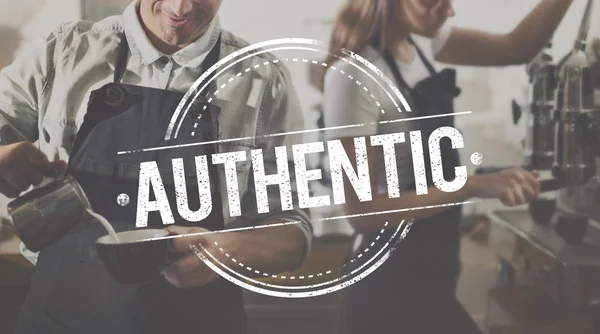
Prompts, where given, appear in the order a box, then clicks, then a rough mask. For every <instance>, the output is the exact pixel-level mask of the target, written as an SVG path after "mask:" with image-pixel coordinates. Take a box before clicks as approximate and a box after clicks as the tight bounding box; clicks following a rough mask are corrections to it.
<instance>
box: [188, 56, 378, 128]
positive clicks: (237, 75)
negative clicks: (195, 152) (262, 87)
mask: <svg viewBox="0 0 600 334" xmlns="http://www.w3.org/2000/svg"><path fill="white" fill-rule="evenodd" d="M282 60H283V61H286V62H289V61H290V59H289V58H284V59H282ZM291 61H292V62H294V63H297V62H300V61H302V62H303V63H309V62H311V63H312V64H314V65H319V64H320V65H321V66H323V67H329V68H330V69H332V70H334V71H337V72H338V73H340V74H341V75H344V76H346V78H348V79H349V80H351V81H354V82H355V83H356V85H358V86H359V87H362V88H363V90H364V91H365V92H366V93H367V94H369V97H370V98H371V99H372V100H373V101H374V102H375V105H377V108H381V103H379V101H378V100H377V98H376V97H375V95H373V94H372V93H370V92H369V88H367V87H366V86H363V85H362V82H360V81H359V80H355V79H354V77H353V76H352V75H350V74H346V72H345V71H344V70H340V69H338V68H337V67H335V66H333V65H332V66H330V65H328V64H327V63H323V62H319V61H316V60H312V61H311V60H309V59H307V58H303V59H299V58H292V59H291ZM277 63H279V59H274V60H272V61H265V62H264V63H262V65H261V64H256V65H254V66H252V67H248V68H246V69H245V70H243V71H240V72H238V73H237V74H236V75H235V76H232V77H231V78H229V80H228V81H227V82H226V83H224V84H222V85H221V87H220V88H219V90H216V91H215V92H213V93H212V95H214V96H215V97H216V96H217V95H218V94H219V92H220V90H223V89H224V88H225V87H227V85H228V84H230V83H232V82H233V81H234V80H236V79H237V78H240V77H241V76H243V75H244V73H248V72H250V71H251V70H252V68H255V69H257V68H259V67H261V66H269V65H271V64H277ZM212 100H213V97H210V98H209V99H208V100H207V103H211V102H212ZM206 107H207V106H206V105H205V106H204V107H203V108H202V111H205V110H206ZM380 112H381V113H382V114H385V110H384V109H383V108H382V109H381V110H380ZM201 118H202V113H200V114H199V115H198V119H201ZM197 127H198V122H196V123H195V124H194V129H196V128H197ZM195 134H196V131H192V137H193V136H194V135H195Z"/></svg>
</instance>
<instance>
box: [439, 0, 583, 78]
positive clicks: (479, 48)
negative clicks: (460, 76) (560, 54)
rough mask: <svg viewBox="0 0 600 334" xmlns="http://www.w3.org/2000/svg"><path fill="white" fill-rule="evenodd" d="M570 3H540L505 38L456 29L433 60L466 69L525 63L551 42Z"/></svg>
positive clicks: (562, 0)
mask: <svg viewBox="0 0 600 334" xmlns="http://www.w3.org/2000/svg"><path fill="white" fill-rule="evenodd" d="M572 2H573V0H543V1H541V2H540V3H539V4H538V5H537V6H536V7H535V8H534V9H533V10H532V11H531V12H530V13H529V14H528V15H527V16H526V17H525V18H524V19H523V20H522V21H521V22H520V23H519V25H517V27H516V28H515V29H514V30H512V31H511V32H510V33H507V34H495V33H489V32H484V31H478V30H472V29H466V28H458V27H455V28H453V29H452V32H451V33H450V36H449V37H448V41H447V42H446V44H445V45H444V46H443V47H442V49H441V50H440V51H439V52H438V54H437V56H436V60H438V61H440V62H443V63H447V64H453V65H467V66H508V65H518V64H524V63H527V62H528V61H530V60H531V59H532V58H533V57H535V56H536V55H537V54H538V53H539V52H540V50H541V49H542V48H543V47H544V46H545V45H546V43H547V42H548V41H549V40H550V38H551V37H552V35H553V34H554V31H555V30H556V28H557V27H558V25H559V24H560V22H561V20H562V19H563V17H564V16H565V13H566V12H567V10H568V9H569V6H570V5H571V3H572Z"/></svg>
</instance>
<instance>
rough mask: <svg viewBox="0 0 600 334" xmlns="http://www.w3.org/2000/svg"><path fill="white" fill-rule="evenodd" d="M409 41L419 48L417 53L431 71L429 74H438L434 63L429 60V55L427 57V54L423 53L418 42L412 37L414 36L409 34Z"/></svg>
mask: <svg viewBox="0 0 600 334" xmlns="http://www.w3.org/2000/svg"><path fill="white" fill-rule="evenodd" d="M408 41H409V42H410V44H412V45H413V46H414V47H415V49H416V50H417V54H418V55H419V58H420V59H421V61H422V62H423V64H424V65H425V67H426V68H427V70H428V71H429V74H431V76H437V74H438V72H437V71H436V70H435V68H434V67H433V65H432V64H431V63H430V62H429V59H427V57H425V54H424V53H423V51H422V50H421V48H420V47H419V46H418V45H417V43H415V41H414V40H413V39H412V37H410V36H409V37H408Z"/></svg>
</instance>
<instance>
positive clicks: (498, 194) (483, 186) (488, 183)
mask: <svg viewBox="0 0 600 334" xmlns="http://www.w3.org/2000/svg"><path fill="white" fill-rule="evenodd" d="M539 176H540V174H539V172H530V171H527V170H525V169H523V168H520V167H519V168H511V169H507V170H504V171H501V172H498V173H492V174H483V175H473V176H470V177H469V178H468V181H467V185H466V187H470V188H471V191H472V194H473V196H474V197H478V198H487V199H491V198H497V199H499V200H500V201H501V202H502V203H503V204H504V205H507V206H517V205H523V204H527V203H529V202H531V201H532V200H534V199H535V198H537V197H538V196H539V195H540V182H539V179H538V178H539Z"/></svg>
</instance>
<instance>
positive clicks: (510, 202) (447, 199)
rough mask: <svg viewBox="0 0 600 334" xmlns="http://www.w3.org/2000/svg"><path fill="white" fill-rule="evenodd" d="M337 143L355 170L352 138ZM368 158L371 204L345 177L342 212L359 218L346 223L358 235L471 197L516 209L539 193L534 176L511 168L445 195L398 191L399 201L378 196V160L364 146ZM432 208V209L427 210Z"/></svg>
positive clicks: (430, 190)
mask: <svg viewBox="0 0 600 334" xmlns="http://www.w3.org/2000/svg"><path fill="white" fill-rule="evenodd" d="M340 141H341V143H342V146H343V147H344V151H345V152H346V155H347V156H348V158H349V160H350V161H351V163H352V165H353V167H354V170H356V154H355V148H354V138H342V139H340ZM367 159H368V164H369V174H370V177H371V186H372V187H371V193H372V194H373V199H372V200H371V201H365V202H361V201H360V200H359V198H358V196H357V195H356V192H355V191H354V188H353V187H352V185H351V183H350V182H349V181H348V178H347V177H344V194H345V198H346V203H345V205H344V211H345V214H346V215H358V216H357V217H356V218H351V219H350V220H349V222H350V224H351V225H352V227H354V229H356V230H358V231H361V232H367V231H374V230H378V229H380V228H381V227H382V225H381V222H382V220H384V219H385V220H386V221H388V226H387V227H388V228H392V227H395V226H398V224H400V223H401V222H402V221H403V220H412V219H415V220H419V219H423V218H428V217H432V216H435V215H438V214H440V213H443V212H444V211H446V210H448V209H450V208H451V207H452V205H451V204H453V203H461V202H465V201H467V200H469V199H470V198H473V197H479V198H494V199H500V200H501V201H502V203H503V204H504V205H507V206H515V205H522V204H526V203H528V202H529V201H531V200H532V199H533V198H535V197H537V196H538V195H539V193H540V188H539V182H538V179H537V178H538V176H539V175H538V174H537V173H532V172H528V171H526V170H524V169H521V168H514V169H508V170H505V171H502V172H500V173H494V174H487V175H473V176H469V177H468V178H467V183H466V185H465V186H464V187H462V188H461V189H459V190H458V191H456V192H444V191H441V190H439V189H438V188H436V187H429V188H428V192H427V195H417V193H416V192H415V191H406V192H400V197H399V198H389V196H387V193H385V194H377V186H376V184H375V183H376V182H375V175H376V164H377V163H381V161H380V160H381V159H378V158H377V155H376V149H374V148H373V147H372V146H370V145H367ZM431 206H433V208H429V207H431ZM425 207H427V208H426V209H425ZM420 208H424V209H420ZM388 211H391V212H390V213H387V214H385V216H381V218H375V219H374V218H373V216H371V215H363V214H365V213H375V212H380V213H381V212H388ZM361 215H362V216H361ZM378 216H379V215H378Z"/></svg>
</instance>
